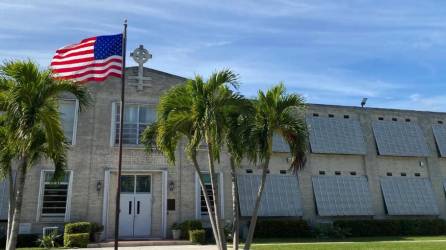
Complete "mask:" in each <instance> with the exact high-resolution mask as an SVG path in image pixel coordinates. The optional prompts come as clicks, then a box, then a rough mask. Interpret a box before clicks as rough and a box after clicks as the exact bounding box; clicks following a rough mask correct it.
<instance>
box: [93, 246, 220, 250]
mask: <svg viewBox="0 0 446 250" xmlns="http://www.w3.org/2000/svg"><path fill="white" fill-rule="evenodd" d="M86 249H88V250H90V249H91V250H112V249H113V247H103V248H86ZM119 249H132V250H139V249H141V250H183V249H184V250H216V249H217V246H216V245H205V246H200V245H181V246H140V247H137V246H135V247H119Z"/></svg>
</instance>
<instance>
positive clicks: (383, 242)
mask: <svg viewBox="0 0 446 250" xmlns="http://www.w3.org/2000/svg"><path fill="white" fill-rule="evenodd" d="M252 249H253V250H310V249H311V250H403V249H404V250H433V249H446V236H428V237H373V238H347V239H340V240H328V239H325V240H321V239H257V240H256V241H255V242H254V244H253V246H252Z"/></svg>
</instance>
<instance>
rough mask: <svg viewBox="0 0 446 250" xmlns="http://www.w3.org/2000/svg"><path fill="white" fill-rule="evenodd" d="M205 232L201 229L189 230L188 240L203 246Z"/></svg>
mask: <svg viewBox="0 0 446 250" xmlns="http://www.w3.org/2000/svg"><path fill="white" fill-rule="evenodd" d="M205 234H206V233H205V231H204V230H203V229H197V230H190V231H189V240H190V241H191V242H192V243H195V244H200V245H203V244H204V243H206V238H205Z"/></svg>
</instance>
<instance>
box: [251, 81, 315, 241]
mask: <svg viewBox="0 0 446 250" xmlns="http://www.w3.org/2000/svg"><path fill="white" fill-rule="evenodd" d="M254 106H255V108H256V118H255V127H254V129H253V134H252V136H253V137H252V139H253V140H255V141H256V142H257V147H258V148H257V152H258V157H259V160H260V161H261V162H262V176H261V181H260V186H259V190H258V192H257V198H256V202H255V205H254V210H253V212H252V217H251V221H250V225H249V230H248V235H247V239H246V242H245V247H244V249H249V248H250V247H251V243H252V240H253V236H254V230H255V226H256V222H257V213H258V210H259V207H260V201H261V198H262V194H263V190H264V188H265V180H266V174H267V170H268V167H269V161H270V159H271V155H272V141H273V135H275V134H276V135H279V136H282V137H283V138H284V140H285V141H286V143H287V144H288V145H289V147H290V152H291V157H292V163H291V168H292V169H293V170H294V172H295V173H296V174H297V171H298V170H299V169H301V168H303V167H304V165H305V153H306V150H307V129H306V125H305V121H304V119H303V118H302V114H299V111H302V110H303V108H304V107H305V104H304V100H303V98H302V97H300V96H299V95H297V94H287V93H286V90H285V87H284V85H283V84H278V85H276V86H274V87H273V88H271V89H269V90H267V91H266V93H264V92H263V91H261V90H260V91H259V93H258V97H257V99H256V100H255V101H254Z"/></svg>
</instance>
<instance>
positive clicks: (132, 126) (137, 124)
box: [114, 103, 156, 145]
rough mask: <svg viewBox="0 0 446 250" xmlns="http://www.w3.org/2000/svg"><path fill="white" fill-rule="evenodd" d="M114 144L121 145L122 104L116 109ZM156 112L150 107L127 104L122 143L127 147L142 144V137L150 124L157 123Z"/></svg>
mask: <svg viewBox="0 0 446 250" xmlns="http://www.w3.org/2000/svg"><path fill="white" fill-rule="evenodd" d="M115 111H116V112H115V116H114V118H115V132H114V143H115V144H119V127H120V124H119V122H120V104H119V103H117V104H116V109H115ZM155 115H156V114H155V110H153V109H152V108H151V107H150V106H149V105H139V104H126V105H125V110H124V128H123V133H122V136H123V138H122V142H123V144H127V145H138V144H140V143H141V142H140V136H141V134H142V132H144V129H145V128H146V127H147V125H149V124H150V123H152V122H154V121H155Z"/></svg>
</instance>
